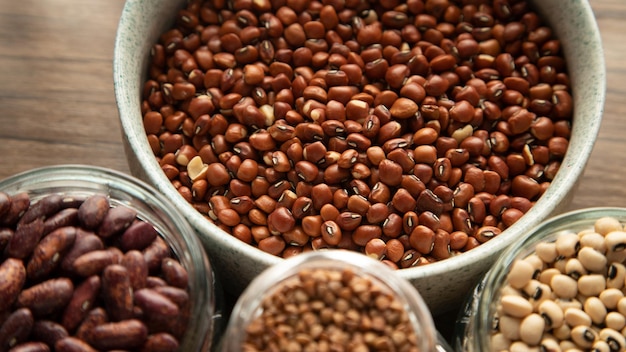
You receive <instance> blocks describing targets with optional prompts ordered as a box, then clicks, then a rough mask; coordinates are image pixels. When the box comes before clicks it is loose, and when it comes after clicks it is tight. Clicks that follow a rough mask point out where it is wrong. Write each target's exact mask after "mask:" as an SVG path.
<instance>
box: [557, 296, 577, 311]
mask: <svg viewBox="0 0 626 352" xmlns="http://www.w3.org/2000/svg"><path fill="white" fill-rule="evenodd" d="M554 302H556V304H558V305H559V307H561V309H562V310H563V312H565V311H566V310H567V309H568V308H576V309H583V304H582V303H580V301H579V300H577V299H573V298H557V299H556V300H554Z"/></svg>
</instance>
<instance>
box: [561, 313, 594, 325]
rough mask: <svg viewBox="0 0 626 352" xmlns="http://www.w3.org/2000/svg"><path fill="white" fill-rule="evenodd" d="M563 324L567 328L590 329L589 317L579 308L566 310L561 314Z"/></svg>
mask: <svg viewBox="0 0 626 352" xmlns="http://www.w3.org/2000/svg"><path fill="white" fill-rule="evenodd" d="M563 318H564V319H565V323H567V325H569V326H572V327H573V326H587V327H591V323H592V322H591V317H590V316H589V314H587V313H585V311H583V310H582V309H579V308H567V309H566V310H565V313H564V314H563Z"/></svg>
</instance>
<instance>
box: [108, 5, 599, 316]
mask: <svg viewBox="0 0 626 352" xmlns="http://www.w3.org/2000/svg"><path fill="white" fill-rule="evenodd" d="M529 2H531V3H532V5H533V6H534V9H535V10H536V11H537V12H538V13H539V14H540V15H541V16H542V17H543V19H544V20H545V21H546V22H547V24H548V25H549V26H550V27H551V28H552V29H553V31H554V33H555V35H556V37H557V38H559V39H560V40H561V43H562V48H563V50H564V53H565V57H566V61H567V65H568V69H569V75H570V79H571V84H572V94H573V99H574V104H575V105H574V117H573V128H572V134H571V140H570V144H569V149H568V152H567V154H566V156H565V158H564V160H563V162H562V166H561V169H560V171H559V172H558V174H557V176H556V177H555V178H554V180H553V182H552V184H551V185H550V187H549V188H548V190H547V191H546V192H545V193H544V195H543V196H542V197H541V199H539V200H538V201H537V202H536V204H535V205H534V206H533V208H532V209H531V210H529V211H528V212H527V213H526V214H525V215H524V216H523V217H522V218H521V219H520V220H519V221H518V222H516V223H515V224H514V225H512V226H511V227H509V228H508V229H506V230H505V231H503V233H502V234H501V235H499V236H497V237H496V238H494V239H492V240H490V241H489V242H487V243H485V244H483V245H481V246H479V247H478V248H476V249H473V250H471V251H468V252H466V253H463V254H462V255H458V256H455V257H452V258H450V259H446V260H443V261H440V262H436V263H433V264H429V265H427V266H424V267H416V268H410V269H401V270H399V274H400V275H401V276H402V277H404V278H406V279H407V280H409V281H410V282H411V283H413V284H414V285H415V286H416V287H417V288H418V289H419V291H420V293H421V294H422V297H423V298H424V300H425V301H426V303H427V304H428V306H429V307H430V308H431V310H432V311H433V312H434V313H438V312H443V311H446V310H449V309H451V308H454V307H457V306H458V305H460V303H461V302H462V299H463V297H464V296H465V295H466V294H467V292H469V291H470V289H471V287H472V286H473V285H474V284H475V283H476V282H477V281H478V279H479V278H480V276H481V275H482V274H484V273H485V272H486V271H487V270H488V269H489V267H490V266H491V264H492V263H493V262H494V260H495V259H496V258H497V257H498V255H499V254H500V253H501V251H502V250H503V249H504V248H506V247H507V246H508V244H509V243H511V242H512V240H513V239H515V238H517V237H519V236H520V235H521V234H523V233H525V232H527V231H528V230H529V229H530V228H532V227H533V226H535V225H537V224H538V223H540V222H541V221H542V220H544V219H546V218H548V217H549V216H551V215H553V214H556V213H559V212H560V211H562V209H563V208H564V207H565V206H567V204H568V202H569V200H570V199H571V197H572V194H573V192H574V190H575V189H576V184H577V180H578V179H579V177H580V176H581V174H582V173H583V170H584V167H585V165H586V163H587V160H588V158H589V156H590V154H591V151H592V148H593V145H594V142H595V140H596V137H597V133H598V130H599V127H600V122H601V119H602V113H603V109H604V99H605V97H604V96H605V89H606V83H605V81H606V77H605V63H604V55H603V50H602V46H601V38H600V34H599V30H598V27H597V24H596V21H595V17H594V14H593V12H592V10H591V7H590V5H589V4H588V3H587V2H586V1H567V2H563V1H556V0H550V1H529ZM185 3H186V2H185V1H184V0H150V1H148V0H128V1H127V2H126V4H125V7H124V10H123V13H122V16H121V18H120V22H119V27H118V32H117V38H116V42H115V53H114V60H113V70H114V88H115V96H116V100H117V105H118V111H119V117H120V119H121V125H122V133H123V138H124V142H125V148H126V154H127V158H128V161H129V166H130V169H131V172H132V174H133V175H135V176H137V177H139V178H141V179H143V180H145V181H147V182H148V183H150V184H152V185H153V186H154V187H155V188H157V189H158V190H159V191H160V192H162V193H163V194H164V195H166V196H167V197H168V198H170V199H171V200H172V201H173V202H174V203H175V204H176V206H178V207H179V208H180V209H181V210H182V211H183V212H184V213H185V215H186V217H187V219H188V221H189V222H190V223H191V224H192V226H193V227H194V228H195V229H196V231H197V233H198V235H199V237H200V239H201V241H202V242H203V244H204V245H205V247H206V249H207V252H208V253H209V256H210V258H211V260H212V261H214V266H215V267H216V271H217V272H218V275H221V276H222V277H225V278H228V280H227V281H225V282H224V286H225V289H226V290H227V291H229V292H233V293H240V292H241V291H243V289H244V288H245V287H246V286H247V285H248V284H249V283H250V281H251V280H252V279H253V278H254V277H256V276H257V275H258V274H259V273H260V272H261V271H262V270H263V269H265V268H267V267H268V266H270V265H272V264H276V263H278V262H280V261H281V260H282V259H280V258H278V257H275V256H272V255H270V254H267V253H264V252H262V251H261V250H259V249H257V248H255V247H252V246H248V245H242V243H241V242H240V241H239V240H237V239H236V238H234V237H232V236H230V235H228V234H226V233H225V232H223V231H222V230H220V229H219V228H218V227H216V226H215V225H213V224H212V223H210V222H209V221H207V220H206V219H205V218H204V217H203V216H202V215H201V214H200V213H199V212H197V211H196V210H195V209H194V208H193V207H192V206H191V205H190V204H188V203H187V202H186V201H185V200H184V199H183V198H182V197H181V196H180V195H179V194H178V192H177V191H176V189H175V188H174V187H173V186H172V184H171V183H170V181H169V180H168V179H167V178H166V177H165V175H164V173H163V172H162V171H161V168H160V167H159V165H158V163H157V161H156V159H155V157H154V155H153V153H152V150H151V149H150V146H149V144H148V141H147V138H146V134H145V131H144V127H143V123H142V115H141V109H140V103H141V89H142V87H143V82H144V80H145V77H146V71H147V63H148V58H149V52H150V49H151V47H152V45H153V44H154V43H156V42H157V39H158V37H159V35H160V34H161V33H163V32H164V31H165V30H166V29H168V28H170V26H171V25H172V23H173V21H174V16H173V14H174V13H175V11H176V10H177V9H178V8H181V7H182V6H184V4H185Z"/></svg>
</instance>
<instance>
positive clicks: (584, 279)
mask: <svg viewBox="0 0 626 352" xmlns="http://www.w3.org/2000/svg"><path fill="white" fill-rule="evenodd" d="M604 289H606V279H605V277H604V275H600V274H590V275H583V276H581V277H580V279H578V292H579V293H580V294H582V295H583V296H587V297H589V296H598V295H599V294H600V293H601V292H602V291H604Z"/></svg>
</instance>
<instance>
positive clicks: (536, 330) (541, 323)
mask: <svg viewBox="0 0 626 352" xmlns="http://www.w3.org/2000/svg"><path fill="white" fill-rule="evenodd" d="M545 325H546V324H545V320H544V319H543V318H542V317H541V316H540V315H539V314H537V313H532V314H530V315H528V316H527V317H525V318H524V319H523V320H522V322H521V324H520V339H521V340H522V341H524V342H525V343H527V344H528V345H531V346H535V345H538V344H539V342H540V341H541V338H542V337H543V331H544V329H545Z"/></svg>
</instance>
